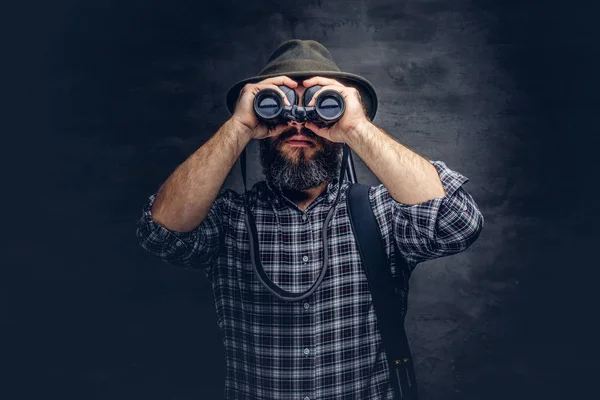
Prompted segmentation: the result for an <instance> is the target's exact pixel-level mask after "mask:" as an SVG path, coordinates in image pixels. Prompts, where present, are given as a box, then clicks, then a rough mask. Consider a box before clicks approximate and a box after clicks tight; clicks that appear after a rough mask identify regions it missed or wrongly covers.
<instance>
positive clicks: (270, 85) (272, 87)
mask: <svg viewBox="0 0 600 400" xmlns="http://www.w3.org/2000/svg"><path fill="white" fill-rule="evenodd" d="M256 87H257V88H258V90H256V91H255V93H254V95H255V96H256V94H257V93H258V92H259V90H261V89H266V88H269V89H275V90H276V91H277V92H279V94H280V95H281V97H283V102H284V103H285V105H286V106H291V104H290V101H289V100H288V98H287V96H286V95H285V93H284V92H283V90H281V89H279V87H278V86H277V85H274V84H269V83H266V84H256Z"/></svg>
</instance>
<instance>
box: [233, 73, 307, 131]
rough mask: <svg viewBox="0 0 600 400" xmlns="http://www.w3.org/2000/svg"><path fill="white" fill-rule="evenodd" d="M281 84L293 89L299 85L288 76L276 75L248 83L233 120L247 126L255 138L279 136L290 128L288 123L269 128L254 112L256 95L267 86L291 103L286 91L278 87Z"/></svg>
mask: <svg viewBox="0 0 600 400" xmlns="http://www.w3.org/2000/svg"><path fill="white" fill-rule="evenodd" d="M280 85H285V86H288V87H290V88H292V89H295V88H296V87H297V86H298V84H297V83H296V82H295V81H293V80H292V79H290V78H288V77H287V76H276V77H274V78H268V79H265V80H262V81H260V82H258V83H247V84H246V85H244V87H243V88H242V90H241V91H240V95H239V97H238V100H237V102H236V105H235V111H234V113H233V115H232V116H231V120H232V121H234V122H235V123H238V124H241V126H243V127H244V128H247V129H248V130H249V132H250V135H251V137H252V138H253V139H264V138H266V137H272V136H278V135H279V134H281V133H282V132H283V131H284V130H286V129H287V128H288V125H287V124H279V125H276V126H275V127H274V128H271V129H269V128H268V127H267V125H265V124H264V123H263V122H262V121H260V120H259V119H258V117H257V116H256V113H255V112H254V96H256V94H257V93H258V92H259V91H260V90H262V89H267V88H270V89H275V90H277V91H278V92H279V93H280V94H281V97H283V101H284V103H285V105H286V106H290V105H291V104H290V102H289V101H288V99H287V97H285V93H283V91H282V90H281V89H279V88H278V87H277V86H280Z"/></svg>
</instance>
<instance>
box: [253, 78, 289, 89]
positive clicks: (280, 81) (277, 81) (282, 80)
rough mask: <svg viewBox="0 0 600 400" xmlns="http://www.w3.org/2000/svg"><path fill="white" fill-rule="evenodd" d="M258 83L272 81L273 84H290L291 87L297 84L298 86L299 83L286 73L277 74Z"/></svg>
mask: <svg viewBox="0 0 600 400" xmlns="http://www.w3.org/2000/svg"><path fill="white" fill-rule="evenodd" d="M258 83H271V84H273V85H285V86H289V87H291V88H295V87H296V86H298V83H297V82H296V81H294V80H292V79H291V78H290V77H288V76H285V75H281V76H275V77H273V78H267V79H264V80H262V81H260V82H258Z"/></svg>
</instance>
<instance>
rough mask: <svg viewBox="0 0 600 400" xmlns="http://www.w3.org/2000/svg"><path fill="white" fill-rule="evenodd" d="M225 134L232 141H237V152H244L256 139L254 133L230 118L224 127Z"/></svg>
mask: <svg viewBox="0 0 600 400" xmlns="http://www.w3.org/2000/svg"><path fill="white" fill-rule="evenodd" d="M223 133H224V134H225V135H226V136H228V137H229V139H230V140H233V141H235V143H236V146H237V150H238V151H240V152H241V151H242V150H243V149H244V148H245V147H246V145H247V144H248V143H249V142H250V141H251V140H252V139H253V138H254V131H253V130H252V129H250V128H249V127H248V126H246V125H244V124H243V123H241V122H239V121H237V120H236V119H235V118H230V119H229V120H228V121H227V122H225V124H224V125H223Z"/></svg>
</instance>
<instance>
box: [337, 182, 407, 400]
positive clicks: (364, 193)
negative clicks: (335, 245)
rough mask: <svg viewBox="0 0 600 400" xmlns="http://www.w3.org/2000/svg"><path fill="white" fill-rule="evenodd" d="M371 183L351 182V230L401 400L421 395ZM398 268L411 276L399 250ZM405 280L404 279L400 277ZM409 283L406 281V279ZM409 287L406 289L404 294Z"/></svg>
mask: <svg viewBox="0 0 600 400" xmlns="http://www.w3.org/2000/svg"><path fill="white" fill-rule="evenodd" d="M369 188H370V186H368V185H363V184H352V185H350V188H349V189H348V194H347V196H346V202H347V205H348V213H349V214H350V221H351V224H352V230H353V232H354V236H355V238H356V242H357V245H358V249H359V252H360V257H361V259H362V262H363V265H364V267H365V273H366V275H367V280H368V282H369V289H370V291H371V297H372V298H373V306H374V308H375V312H376V314H377V321H378V324H379V329H380V331H381V336H382V341H383V347H384V349H385V353H386V356H387V359H388V362H389V366H390V382H391V384H392V386H393V387H394V390H395V392H396V399H398V400H414V399H417V398H418V391H417V384H416V380H415V372H414V366H413V360H412V356H411V353H410V348H409V345H408V338H407V337H406V332H405V330H404V314H403V313H402V312H401V311H400V310H401V309H402V307H403V304H402V303H404V301H405V299H404V298H402V297H401V296H399V295H398V294H397V292H396V290H395V289H396V287H395V284H394V282H395V280H394V279H393V276H392V272H391V270H390V262H389V260H388V257H387V254H386V252H385V247H384V241H383V238H382V236H381V230H380V229H379V225H378V223H377V219H376V218H375V215H374V214H373V209H372V208H371V203H370V201H369ZM396 260H397V262H398V263H399V264H398V265H397V268H400V269H404V271H402V273H403V274H405V273H406V274H408V275H410V272H409V270H408V265H407V264H406V261H405V260H404V257H402V255H401V254H400V251H399V250H398V249H396ZM408 275H405V276H408ZM401 282H402V280H401ZM406 282H407V281H406ZM407 290H408V288H406V291H405V293H406V292H407Z"/></svg>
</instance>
